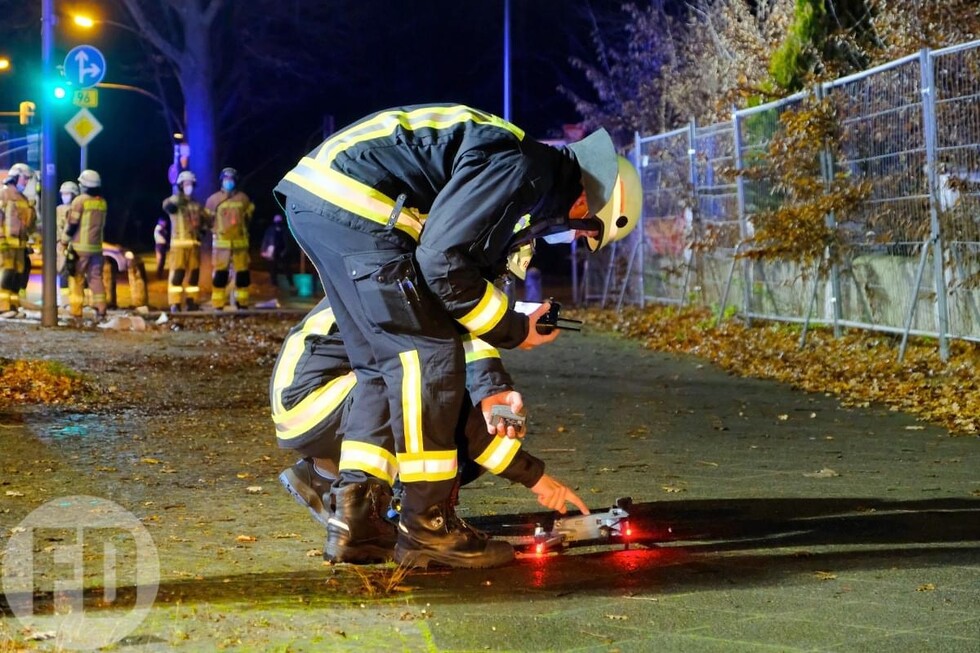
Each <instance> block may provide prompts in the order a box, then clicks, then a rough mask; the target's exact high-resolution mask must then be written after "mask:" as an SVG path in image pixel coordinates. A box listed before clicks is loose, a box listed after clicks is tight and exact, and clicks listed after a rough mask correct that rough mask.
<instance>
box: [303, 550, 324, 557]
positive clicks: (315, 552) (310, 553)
mask: <svg viewBox="0 0 980 653" xmlns="http://www.w3.org/2000/svg"><path fill="white" fill-rule="evenodd" d="M322 555H323V551H321V550H320V549H310V550H309V551H307V552H306V557H307V558H319V557H320V556H322Z"/></svg>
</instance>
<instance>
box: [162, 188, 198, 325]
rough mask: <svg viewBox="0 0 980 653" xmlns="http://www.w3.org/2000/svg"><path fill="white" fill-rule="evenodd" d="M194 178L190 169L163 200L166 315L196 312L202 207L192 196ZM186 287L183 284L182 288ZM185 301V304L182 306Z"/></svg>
mask: <svg viewBox="0 0 980 653" xmlns="http://www.w3.org/2000/svg"><path fill="white" fill-rule="evenodd" d="M196 183H197V177H196V176H195V175H194V173H193V172H191V171H190V170H184V171H183V172H181V173H180V174H179V175H177V192H176V193H174V194H173V195H171V196H170V197H168V198H167V199H165V200H163V210H164V211H165V212H166V213H167V214H168V215H169V216H170V266H169V267H170V278H169V280H168V282H167V303H168V304H170V312H171V313H177V312H179V311H180V310H181V308H182V307H186V308H187V310H188V311H196V310H198V303H197V299H198V295H199V294H200V292H201V287H200V285H199V283H200V276H201V240H200V234H201V228H202V211H203V210H202V208H201V205H200V203H199V202H195V201H194V198H193V197H192V195H193V193H194V184H196ZM185 284H186V285H185ZM185 300H186V303H185Z"/></svg>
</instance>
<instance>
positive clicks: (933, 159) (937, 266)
mask: <svg viewBox="0 0 980 653" xmlns="http://www.w3.org/2000/svg"><path fill="white" fill-rule="evenodd" d="M919 68H920V70H921V75H922V89H921V92H922V120H923V129H924V131H925V136H926V173H927V175H928V183H929V221H930V231H931V238H930V240H931V241H932V242H933V252H932V256H933V268H934V272H933V275H934V276H935V283H936V305H935V308H936V318H937V322H938V326H939V357H940V358H941V359H942V360H943V361H944V362H945V361H947V360H949V309H948V307H947V305H946V274H945V270H944V263H945V260H946V250H945V245H944V244H943V238H942V233H941V229H940V226H939V211H938V206H939V195H938V193H939V184H938V182H937V180H938V175H937V170H936V166H937V163H938V161H937V156H936V89H935V88H934V84H935V77H934V74H933V70H932V56H930V52H929V49H928V48H922V50H920V51H919ZM926 247H928V244H927V245H926ZM916 292H918V288H916Z"/></svg>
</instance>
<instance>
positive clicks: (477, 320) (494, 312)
mask: <svg viewBox="0 0 980 653" xmlns="http://www.w3.org/2000/svg"><path fill="white" fill-rule="evenodd" d="M486 284H487V289H486V292H485V293H484V294H483V298H482V299H481V300H480V302H479V303H478V304H477V305H476V306H475V307H474V308H473V310H471V311H470V312H469V313H467V314H466V315H464V316H463V317H461V318H459V323H460V324H462V325H463V326H464V327H465V328H466V330H467V331H469V332H470V333H472V334H473V335H475V336H482V335H483V334H484V333H486V332H487V331H490V330H491V329H492V328H494V327H495V326H497V324H498V323H499V322H500V320H501V319H502V318H503V317H504V314H505V313H506V312H507V295H505V294H504V292H503V291H502V290H500V289H498V288H497V287H496V286H494V285H493V284H492V283H490V282H489V281H487V282H486Z"/></svg>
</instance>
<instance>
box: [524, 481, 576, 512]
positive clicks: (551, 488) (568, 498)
mask: <svg viewBox="0 0 980 653" xmlns="http://www.w3.org/2000/svg"><path fill="white" fill-rule="evenodd" d="M531 492H534V493H535V494H536V495H538V503H540V504H541V505H542V506H544V507H545V508H548V509H550V510H557V511H558V512H560V513H561V514H563V515H564V514H565V513H566V512H568V508H566V507H565V504H566V503H571V504H572V505H573V506H575V507H576V508H578V509H579V510H581V511H582V514H583V515H588V514H589V508H588V506H586V505H585V502H584V501H582V500H581V499H579V498H578V495H577V494H575V493H574V492H572V490H571V489H570V488H569V487H567V486H566V485H564V484H563V483H561V482H560V481H558V480H556V479H554V478H552V477H550V476H548V475H547V474H543V475H542V476H541V479H540V480H539V481H538V482H537V483H535V484H534V486H533V487H532V488H531Z"/></svg>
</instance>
